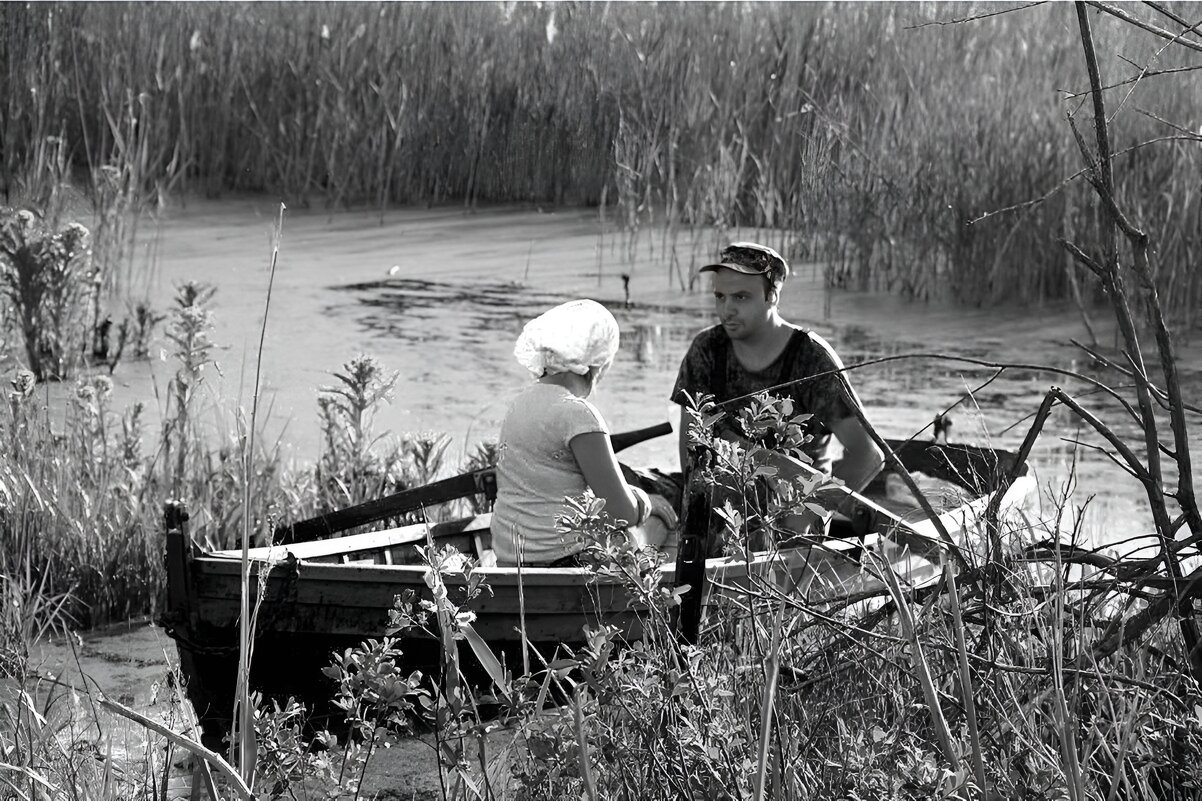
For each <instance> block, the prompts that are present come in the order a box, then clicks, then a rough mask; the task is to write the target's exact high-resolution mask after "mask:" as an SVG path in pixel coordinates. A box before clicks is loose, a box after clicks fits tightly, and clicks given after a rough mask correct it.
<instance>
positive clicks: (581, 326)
mask: <svg viewBox="0 0 1202 801" xmlns="http://www.w3.org/2000/svg"><path fill="white" fill-rule="evenodd" d="M617 352H618V321H617V320H615V319H614V316H613V315H612V314H610V313H609V310H608V309H606V308H605V307H604V306H602V305H601V304H600V303H597V302H596V301H592V300H573V301H569V302H567V303H562V304H560V305H559V306H556V307H555V308H553V309H550V310H548V311H546V312H543V313H542V314H540V315H539V316H538V317H535V318H534V319H533V320H531V321H530V322H528V323H526V326H525V327H524V328H523V329H522V333H521V335H520V336H519V337H518V341H517V344H515V345H514V346H513V355H514V356H515V357H516V358H517V360H518V363H519V364H521V365H522V366H523V367H525V368H526V369H527V370H529V371H530V372H531V373H533V374H534V377H535V378H541V377H542V376H544V375H554V374H555V373H575V374H576V375H585V374H586V373H588V371H589V368H590V367H603V366H605V365H607V364H609V363H610V362H611V361H613V358H614V354H616V353H617Z"/></svg>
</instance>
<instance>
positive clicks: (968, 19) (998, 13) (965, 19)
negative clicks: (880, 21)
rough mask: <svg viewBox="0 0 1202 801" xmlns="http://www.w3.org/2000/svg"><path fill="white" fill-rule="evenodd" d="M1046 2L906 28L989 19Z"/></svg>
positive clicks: (907, 28) (1042, 0)
mask: <svg viewBox="0 0 1202 801" xmlns="http://www.w3.org/2000/svg"><path fill="white" fill-rule="evenodd" d="M1044 2H1046V0H1037V2H1034V3H1027V4H1025V5H1021V6H1015V7H1014V8H1003V9H1002V10H1001V11H990V12H989V13H988V14H977V15H975V16H972V17H960V18H959V19H951V20H932V21H931V22H921V23H919V24H918V25H907V26H906V28H905V30H907V31H913V30H917V29H918V28H929V27H930V26H932V25H939V26H943V25H959V24H961V23H964V22H975V21H976V20H979V19H988V18H989V17H998V16H1001V15H1002V14H1009V13H1011V12H1013V11H1022V10H1024V9H1027V8H1034V7H1035V6H1041V5H1043V4H1044Z"/></svg>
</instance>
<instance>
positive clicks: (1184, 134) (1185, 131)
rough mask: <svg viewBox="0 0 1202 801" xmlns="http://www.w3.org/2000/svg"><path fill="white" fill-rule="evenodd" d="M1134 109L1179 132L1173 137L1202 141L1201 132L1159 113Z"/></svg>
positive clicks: (1199, 67) (1201, 67) (1201, 65)
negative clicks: (1177, 135) (1178, 134)
mask: <svg viewBox="0 0 1202 801" xmlns="http://www.w3.org/2000/svg"><path fill="white" fill-rule="evenodd" d="M1195 69H1202V64H1200V65H1198V66H1197V67H1196V68H1195ZM1135 110H1136V111H1138V112H1139V113H1140V114H1143V115H1144V116H1145V117H1149V118H1151V119H1154V120H1156V121H1157V122H1159V123H1160V124H1161V125H1167V126H1169V127H1170V128H1172V129H1173V130H1174V131H1177V132H1178V133H1180V134H1181V136H1180V137H1174V138H1184V139H1186V140H1188V141H1191V142H1202V134H1199V133H1196V132H1194V131H1191V130H1190V129H1189V128H1186V127H1185V126H1183V125H1178V124H1177V123H1175V122H1171V121H1169V120H1166V119H1165V118H1164V117H1161V116H1160V115H1159V114H1154V113H1152V112H1151V111H1148V110H1147V109H1143V108H1136V109H1135Z"/></svg>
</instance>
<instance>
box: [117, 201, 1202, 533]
mask: <svg viewBox="0 0 1202 801" xmlns="http://www.w3.org/2000/svg"><path fill="white" fill-rule="evenodd" d="M277 209H278V207H277V206H276V205H275V204H273V203H271V202H269V201H266V200H262V199H239V200H226V201H222V202H191V203H189V204H187V205H186V206H182V207H178V208H172V209H169V210H167V211H165V212H163V213H162V214H161V215H160V217H159V219H158V220H157V221H156V222H153V223H150V224H144V225H143V228H142V242H141V245H140V250H139V262H140V265H141V267H142V268H143V269H141V270H140V271H138V272H140V274H141V275H142V283H141V284H140V288H141V291H144V292H146V293H147V294H148V296H149V297H150V298H151V299H152V301H153V302H154V303H155V304H156V305H157V306H158V307H159V308H165V307H166V305H167V304H168V302H169V300H170V296H171V294H172V291H173V290H172V288H173V287H174V286H175V285H177V284H179V283H180V282H182V281H184V280H200V281H206V282H209V283H212V284H215V285H216V286H217V287H218V293H217V296H216V298H215V302H214V312H215V317H216V330H215V332H214V340H215V341H216V342H217V343H218V344H219V345H220V346H221V348H220V350H219V352H218V353H217V357H216V358H217V368H218V369H217V370H214V371H213V375H212V376H210V377H209V379H208V381H207V383H208V387H207V392H208V398H209V400H211V401H213V410H212V411H210V412H209V413H208V415H209V417H210V419H211V420H212V423H213V426H214V428H215V429H216V430H218V431H225V432H229V431H232V430H233V421H234V415H235V412H234V410H235V409H236V408H238V407H239V406H240V407H241V408H243V409H249V407H250V399H251V395H252V392H251V388H252V386H253V378H254V371H255V357H256V354H257V350H258V343H259V338H260V328H261V326H262V322H263V316H264V306H265V303H266V300H267V284H268V265H269V263H270V252H271V236H272V234H271V231H272V223H273V222H274V217H275V214H276V212H277ZM752 235H753V234H751V233H749V232H735V233H733V234H732V236H748V237H750V236H752ZM710 241H716V237H715V236H714V235H713V234H712V233H707V234H706V236H705V237H702V238H699V239H698V242H697V244H696V245H694V246H693V247H691V248H689V247H685V248H683V250H684V251H685V252H686V256H685V259H686V260H687V259H689V258H694V259H704V258H705V255H706V253H705V251H706V250H707V249H708V247H709V242H710ZM634 251H635V252H634V253H633V254H632V253H631V249H630V248H628V247H625V246H624V243H623V242H622V241H621V240H620V238H618V237H617V236H615V235H614V233H613V232H612V231H608V230H605V229H604V228H603V227H602V225H601V223H600V222H599V220H598V217H597V214H596V212H595V210H566V211H559V212H556V213H542V212H540V211H538V210H524V209H514V208H503V209H495V210H488V211H481V212H478V213H473V214H469V213H465V212H464V211H463V210H462V209H460V208H457V207H456V208H446V209H428V210H427V209H417V210H397V211H389V212H385V213H384V214H382V215H381V214H380V213H378V212H339V213H334V214H330V213H326V212H319V211H301V212H292V211H290V212H288V214H287V216H286V218H285V222H284V232H283V240H282V249H281V251H280V257H279V264H278V270H277V274H276V278H275V283H274V288H273V291H272V295H271V307H270V312H269V314H268V318H267V331H266V340H265V344H264V347H263V351H262V388H263V389H262V393H261V397H262V400H261V416H262V417H263V418H265V419H266V423H265V426H264V432H265V435H264V436H265V439H266V440H267V441H272V442H274V441H280V442H282V443H283V446H284V450H285V453H286V454H287V456H288V458H290V459H292V460H294V461H295V462H297V463H301V462H312V461H313V460H315V459H316V458H317V456H318V453H319V443H320V440H319V437H318V424H317V419H318V418H317V403H316V397H317V389H318V387H320V386H322V385H328V384H329V383H330V382H331V375H330V374H331V373H332V372H333V371H334V370H337V369H338V368H339V367H340V365H341V364H343V363H344V362H345V361H347V360H348V359H350V358H351V357H352V356H354V355H355V354H357V353H369V354H372V355H374V356H376V357H378V358H379V359H380V360H381V361H382V362H383V363H384V365H385V366H386V367H387V368H388V369H390V370H395V371H397V372H398V374H399V381H398V384H397V392H396V397H395V399H394V401H393V403H392V404H391V405H390V406H388V407H387V408H385V409H383V410H382V411H381V412H380V413H379V415H378V417H377V419H376V427H377V430H378V431H379V432H381V433H387V432H392V433H393V434H396V435H400V434H402V433H404V432H419V431H440V432H447V433H449V434H450V435H451V436H452V437H453V442H454V444H453V446H452V449H451V451H450V456H449V459H450V461H452V462H455V463H457V462H458V461H459V459H460V458H461V456H462V454H463V453H465V452H466V451H468V450H470V449H471V448H472V447H473V446H474V444H475V443H476V442H478V441H481V440H485V439H490V438H494V437H495V436H496V431H497V429H498V427H499V424H500V420H501V417H502V415H503V414H504V410H505V407H506V404H507V401H508V399H509V398H510V397H511V396H512V395H513V394H515V393H516V392H517V391H518V390H519V389H520V388H521V387H522V386H523V384H524V382H526V381H528V380H530V379H529V376H528V375H527V374H526V373H525V371H524V370H523V369H522V368H521V367H520V366H519V365H518V364H517V363H516V362H515V361H514V360H513V358H512V355H511V349H512V345H513V341H514V339H515V337H516V336H517V334H518V332H519V331H520V330H521V326H522V324H523V323H524V322H525V321H526V320H528V319H530V318H531V317H533V316H535V315H537V314H538V313H540V312H541V311H543V310H545V309H546V308H548V307H550V306H551V305H554V304H556V303H559V302H561V301H564V300H568V299H571V298H574V297H591V298H594V299H596V300H598V301H601V302H602V303H605V304H606V305H607V306H608V307H609V308H610V309H611V310H612V311H613V312H614V314H615V316H616V317H617V319H618V321H619V324H620V326H621V329H622V347H621V350H620V352H619V355H618V357H617V360H616V361H615V364H614V367H613V369H612V370H611V371H610V372H609V374H608V375H607V376H606V379H605V381H604V382H603V383H602V385H601V387H600V389H599V392H598V395H597V396H596V398H595V400H596V402H597V404H598V406H599V407H600V408H601V410H602V412H603V414H605V416H606V418H607V420H608V422H609V424H610V426H611V428H612V429H614V430H622V429H628V428H637V427H642V426H647V425H653V424H655V423H659V422H661V421H663V420H665V419H670V420H673V421H675V420H676V417H677V415H678V411H677V408H676V407H675V406H673V405H672V404H670V403H669V401H668V399H667V396H668V392H669V390H670V388H671V386H672V383H673V380H674V378H675V374H676V370H677V367H678V365H679V362H680V359H681V357H682V355H683V354H684V351H685V349H686V348H687V347H688V344H689V341H690V340H691V338H692V336H693V335H694V334H695V333H696V332H697V331H698V330H700V329H701V328H702V327H703V326H705V325H708V324H710V323H711V322H712V320H713V318H712V315H711V312H710V308H709V299H708V296H707V294H706V293H705V291H704V283H705V282H704V281H702V282H700V283H699V285H698V289H697V290H696V291H693V292H688V291H683V290H681V289H680V288H679V286H678V282H677V281H676V280H675V279H673V278H672V277H671V276H670V271H669V268H668V266H667V260H666V259H665V257H664V255H663V254H664V249H663V241H662V239H660V238H654V237H650V236H647V237H644V238H643V240H642V242H640V244H639V245H638V247H636V248H635V249H634ZM687 266H688V265H687V264H686V265H685V269H687ZM794 266H795V273H796V275H795V277H794V278H793V279H791V280H790V281H789V283H788V284H787V285H786V287H785V291H784V293H783V297H782V302H781V310H782V313H783V314H784V315H785V317H786V318H787V319H789V320H791V321H793V322H795V323H798V324H800V325H804V326H807V327H810V328H813V329H814V330H816V331H817V332H818V333H820V334H821V335H822V336H824V337H826V338H827V339H828V340H829V341H830V342H831V343H832V345H833V346H834V347H835V349H836V350H837V351H838V352H839V353H840V355H841V356H842V358H843V360H844V362H845V363H847V364H848V365H855V364H859V363H862V362H866V361H871V360H874V359H879V358H881V357H886V356H900V355H905V354H920V353H921V354H943V355H946V356H958V357H967V358H976V359H982V360H988V361H996V362H1012V363H1021V364H1029V365H1050V366H1057V367H1062V368H1066V369H1077V370H1081V371H1085V372H1089V371H1090V370H1091V369H1092V368H1089V367H1088V366H1087V360H1086V359H1083V358H1082V354H1081V352H1080V351H1079V350H1078V349H1076V348H1075V347H1074V346H1072V345H1071V343H1070V339H1071V338H1074V337H1076V338H1079V339H1083V338H1084V337H1085V330H1084V327H1083V326H1082V325H1081V323H1080V320H1079V317H1078V315H1077V314H1076V312H1075V311H1072V310H1068V309H1064V308H1055V307H1049V308H1005V309H987V310H980V309H959V308H951V307H948V306H939V305H934V304H922V303H911V302H908V301H905V300H902V299H899V298H897V297H892V296H889V295H884V294H861V293H851V292H843V291H831V290H827V289H825V288H824V287H823V286H822V282H821V276H820V273H821V270H820V267H819V265H815V264H807V263H805V262H803V261H798V260H795V264H794ZM623 274H625V275H626V276H627V277H628V281H627V282H624V281H623V279H622V275H623ZM1095 317H1096V318H1102V317H1104V313H1103V312H1098V313H1096V314H1095ZM1104 330H1105V331H1106V333H1105V338H1106V344H1113V340H1112V339H1111V337H1112V333H1110V330H1109V329H1105V328H1104ZM1196 350H1197V349H1196V348H1195V349H1193V350H1190V351H1187V352H1186V355H1185V357H1184V358H1183V359H1182V366H1183V369H1184V370H1185V382H1186V386H1187V397H1188V396H1192V397H1198V396H1199V394H1200V393H1199V389H1202V377H1200V374H1199V371H1198V369H1197V365H1198V364H1199V362H1198V359H1197V353H1196ZM165 351H166V346H165V345H161V343H160V345H159V346H157V347H156V355H158V356H159V358H157V359H155V360H154V361H153V362H152V363H151V364H150V365H147V364H145V363H142V364H137V363H131V364H123V365H121V366H120V367H119V368H118V370H117V374H116V379H117V381H118V384H119V387H118V400H119V402H122V403H124V402H128V401H131V400H133V399H142V400H147V399H150V398H155V397H157V396H158V395H161V394H162V390H163V388H164V387H165V386H166V381H167V379H168V377H169V375H170V371H171V370H173V369H174V364H173V363H172V361H171V359H170V357H169V356H168V355H167V353H166V352H165ZM993 373H994V370H992V369H990V368H986V367H980V366H974V365H972V364H969V363H965V362H956V361H949V360H943V359H936V358H913V359H909V358H908V359H903V360H897V361H890V362H887V363H883V364H875V365H871V366H867V367H864V368H862V369H856V370H855V371H854V372H853V373H852V379H853V383H854V384H855V385H856V387H857V389H858V391H859V393H860V395H861V397H862V398H863V400H864V402H865V405H866V407H867V410H868V413H869V415H870V417H871V418H872V420H873V421H874V423H875V424H876V425H877V426H878V428H879V429H880V430H881V432H882V433H883V434H885V435H886V436H899V437H909V436H919V437H930V429H929V428H927V426H928V424H929V423H930V421H931V419H932V417H933V416H934V414H935V413H936V412H939V411H942V410H944V409H946V408H948V407H949V406H952V405H953V404H958V406H957V408H956V410H955V411H954V412H952V415H953V419H954V421H955V425H954V428H953V433H952V438H953V439H954V440H960V441H966V442H971V443H977V444H990V445H993V446H996V447H1005V448H1011V449H1013V448H1016V447H1017V445H1018V444H1019V442H1021V440H1022V437H1023V435H1024V434H1025V433H1026V430H1027V428H1028V426H1029V417H1030V416H1031V415H1032V414H1033V413H1034V412H1035V410H1036V408H1037V407H1038V405H1039V401H1040V400H1041V398H1042V396H1043V394H1044V393H1045V392H1046V391H1047V389H1048V388H1049V387H1050V386H1051V385H1053V384H1055V385H1059V386H1063V387H1065V388H1066V389H1068V390H1069V391H1070V392H1073V393H1080V392H1084V391H1086V390H1087V389H1088V387H1087V385H1086V384H1084V383H1082V382H1079V381H1076V380H1073V379H1069V378H1065V377H1063V376H1057V375H1054V374H1051V373H1048V372H1043V371H1040V370H1035V369H1015V370H1011V371H1007V372H1006V373H1005V374H1003V375H1002V376H1001V377H1000V378H998V379H996V380H994V381H992V382H989V381H988V379H989V378H990V377H991V376H992V375H993ZM1095 374H1096V373H1095ZM1099 377H1104V376H1099ZM156 393H157V394H156ZM1085 402H1086V404H1087V405H1088V406H1090V408H1093V409H1097V410H1099V413H1101V414H1103V416H1104V418H1105V419H1106V420H1108V421H1109V422H1110V423H1111V424H1112V425H1114V426H1115V428H1116V430H1117V431H1118V432H1119V433H1120V434H1121V435H1122V436H1124V438H1126V439H1128V441H1135V440H1136V434H1137V432H1136V431H1135V430H1134V429H1133V427H1132V426H1131V425H1129V424H1126V423H1125V422H1124V421H1123V420H1122V418H1121V417H1120V416H1119V415H1118V414H1117V413H1116V407H1115V405H1114V404H1113V403H1111V404H1109V405H1107V404H1106V403H1104V402H1103V401H1102V400H1101V399H1100V398H1099V397H1098V396H1096V395H1093V396H1090V397H1088V398H1087V399H1086V400H1085ZM151 405H152V406H156V407H157V405H159V404H158V403H157V402H154V401H152V402H151ZM924 428H925V431H924ZM148 430H153V429H148ZM1078 440H1080V441H1082V442H1084V443H1086V445H1087V447H1081V446H1079V445H1077V444H1075V443H1076V441H1078ZM1100 444H1101V440H1100V439H1099V438H1098V437H1097V436H1095V435H1093V434H1092V433H1091V432H1089V431H1087V430H1084V429H1083V428H1082V427H1081V426H1080V424H1079V422H1078V421H1077V420H1075V418H1074V417H1073V416H1072V415H1071V414H1070V413H1068V412H1067V411H1065V410H1058V411H1057V412H1056V413H1055V414H1054V415H1053V418H1052V420H1051V421H1050V422H1049V426H1048V428H1047V430H1046V431H1045V433H1044V435H1043V437H1042V438H1041V440H1040V442H1039V445H1038V447H1037V449H1036V452H1035V455H1034V462H1035V465H1036V468H1037V471H1038V476H1039V478H1040V480H1041V481H1042V482H1043V484H1044V485H1045V487H1047V488H1050V489H1051V490H1052V491H1053V492H1058V491H1059V490H1060V488H1061V487H1063V486H1064V485H1065V483H1066V482H1067V481H1068V479H1069V476H1070V474H1074V475H1075V476H1076V483H1077V485H1078V487H1079V489H1078V492H1077V495H1076V496H1075V497H1076V502H1077V504H1081V503H1083V502H1085V500H1086V499H1087V498H1089V497H1090V496H1096V498H1094V499H1093V501H1092V502H1091V506H1092V507H1094V508H1095V512H1094V514H1093V517H1092V521H1093V525H1095V526H1099V527H1101V526H1105V527H1106V528H1108V529H1110V530H1113V531H1121V532H1124V533H1129V532H1130V531H1132V530H1147V529H1148V528H1149V527H1150V524H1149V522H1148V519H1147V517H1146V514H1145V513H1144V511H1143V510H1144V508H1145V504H1144V503H1143V501H1142V499H1141V495H1140V490H1139V488H1138V486H1137V485H1136V484H1135V482H1134V480H1133V479H1130V478H1129V477H1127V476H1126V475H1125V474H1124V473H1122V472H1121V471H1120V470H1118V469H1117V468H1116V467H1114V465H1113V464H1111V462H1110V460H1109V459H1108V458H1107V457H1106V456H1104V455H1103V454H1101V453H1100V452H1098V451H1097V450H1096V449H1095V446H1097V445H1100ZM1196 447H1197V436H1196V434H1195V448H1196ZM675 454H676V444H675V441H674V439H673V438H662V439H659V440H655V441H653V442H648V443H645V444H643V445H640V446H637V447H636V448H634V449H632V450H631V451H629V452H628V453H627V454H625V455H624V458H627V459H628V460H629V461H631V462H632V463H636V464H650V465H659V466H672V465H674V464H675V462H676V456H675ZM448 467H450V466H448Z"/></svg>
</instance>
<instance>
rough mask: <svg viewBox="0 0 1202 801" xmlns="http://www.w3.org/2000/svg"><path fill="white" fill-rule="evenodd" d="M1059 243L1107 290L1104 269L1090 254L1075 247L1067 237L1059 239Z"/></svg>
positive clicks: (1107, 278)
mask: <svg viewBox="0 0 1202 801" xmlns="http://www.w3.org/2000/svg"><path fill="white" fill-rule="evenodd" d="M1060 244H1061V245H1063V246H1064V249H1065V250H1067V251H1068V252H1069V253H1071V254H1072V256H1073V258H1074V259H1076V260H1077V262H1078V263H1079V264H1080V265H1081V266H1082V267H1085V268H1087V269H1088V270H1089V271H1090V272H1091V273H1093V274H1094V275H1096V276H1097V277H1098V280H1100V281H1101V282H1102V284H1103V285H1104V286H1106V288H1107V290H1108V291H1109V288H1110V282H1109V276H1108V275H1107V273H1106V270H1105V269H1103V267H1102V265H1100V264H1098V263H1097V262H1096V261H1094V258H1093V257H1092V256H1090V255H1089V254H1088V253H1086V252H1085V251H1083V250H1081V248H1079V247H1077V246H1076V245H1074V244H1073V243H1072V242H1069V241H1068V240H1067V239H1061V240H1060Z"/></svg>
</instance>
